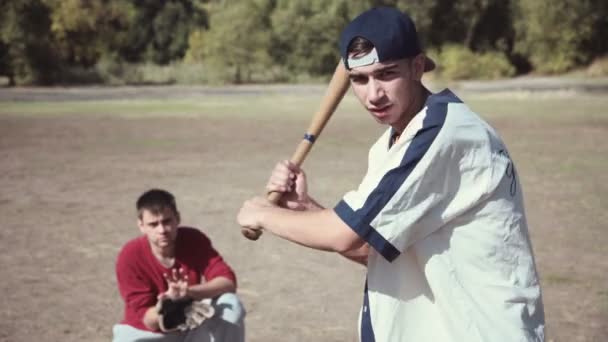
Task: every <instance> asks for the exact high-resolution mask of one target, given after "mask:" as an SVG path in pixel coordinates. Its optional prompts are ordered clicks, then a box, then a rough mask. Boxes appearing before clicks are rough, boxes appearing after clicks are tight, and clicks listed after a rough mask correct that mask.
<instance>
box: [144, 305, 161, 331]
mask: <svg viewBox="0 0 608 342" xmlns="http://www.w3.org/2000/svg"><path fill="white" fill-rule="evenodd" d="M142 321H143V323H144V325H145V326H146V327H147V328H148V329H150V330H158V329H160V326H159V324H158V309H157V308H156V306H152V307H150V308H148V310H146V313H145V314H144V318H143V319H142Z"/></svg>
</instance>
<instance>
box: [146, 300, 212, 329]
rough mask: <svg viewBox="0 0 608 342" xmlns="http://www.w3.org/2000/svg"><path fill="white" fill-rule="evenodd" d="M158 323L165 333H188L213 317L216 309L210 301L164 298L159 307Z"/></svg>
mask: <svg viewBox="0 0 608 342" xmlns="http://www.w3.org/2000/svg"><path fill="white" fill-rule="evenodd" d="M157 309H158V323H159V325H160V330H162V331H163V332H172V331H178V330H179V331H187V330H191V329H194V328H196V327H198V326H199V325H201V324H203V322H204V321H205V320H206V319H208V318H211V317H213V315H214V314H215V309H214V308H213V306H211V302H210V301H209V300H206V299H203V300H199V301H195V300H192V299H190V298H181V299H171V298H163V299H161V300H159V302H158V305H157Z"/></svg>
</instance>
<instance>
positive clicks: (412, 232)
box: [334, 125, 510, 261]
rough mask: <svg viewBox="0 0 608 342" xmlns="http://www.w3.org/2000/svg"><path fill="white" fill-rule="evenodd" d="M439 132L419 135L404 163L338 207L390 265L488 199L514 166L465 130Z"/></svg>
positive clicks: (363, 185) (432, 129)
mask: <svg viewBox="0 0 608 342" xmlns="http://www.w3.org/2000/svg"><path fill="white" fill-rule="evenodd" d="M440 130H441V125H427V127H424V128H423V129H421V130H420V131H418V133H417V134H416V137H415V138H414V139H413V140H412V142H411V143H410V146H409V147H408V148H407V150H406V152H405V154H404V156H403V159H402V160H401V162H400V164H399V165H397V166H394V167H390V168H389V169H387V170H386V171H385V173H384V175H383V176H382V177H381V178H380V179H379V180H376V181H374V180H373V179H371V177H366V178H365V179H364V180H363V182H362V183H361V186H360V187H359V188H358V189H357V190H355V191H351V192H349V193H347V194H346V195H345V196H344V198H343V199H342V201H340V202H339V203H338V204H337V205H336V207H335V208H334V210H335V212H336V214H337V215H338V216H340V218H341V219H342V220H343V221H344V222H345V223H346V224H348V225H349V226H350V227H351V228H352V229H353V230H354V231H355V232H356V233H357V234H358V235H359V236H360V237H361V238H362V239H364V240H365V241H367V242H368V243H369V244H370V245H371V246H372V247H373V248H374V249H375V250H376V251H378V252H379V253H380V254H382V255H383V256H384V258H385V259H387V260H388V261H392V260H394V259H395V258H396V257H398V256H399V255H400V254H401V253H402V252H404V251H405V250H406V249H407V248H408V247H409V246H410V245H411V244H412V243H414V242H416V241H418V240H420V239H422V238H424V237H426V236H428V235H429V234H431V233H433V232H434V231H436V230H438V229H439V228H441V227H442V226H443V225H445V224H446V223H447V222H448V221H450V220H451V219H452V218H454V217H456V216H459V215H460V214H462V213H464V212H465V211H467V210H468V209H470V208H472V207H473V206H475V205H477V204H478V203H479V202H480V201H482V200H483V199H484V198H487V196H488V195H489V194H491V193H492V191H493V189H495V188H496V187H497V186H498V184H499V183H500V180H501V179H502V178H503V176H504V174H505V170H506V168H507V166H508V163H510V160H509V159H508V158H507V157H505V156H504V155H501V154H500V153H494V152H492V151H491V147H490V146H489V144H484V143H480V141H479V140H474V139H473V140H471V139H469V137H467V133H468V132H466V131H464V132H461V133H460V134H459V136H458V137H454V136H451V137H446V136H441V135H451V133H446V134H440ZM461 138H462V139H461ZM486 142H487V140H486Z"/></svg>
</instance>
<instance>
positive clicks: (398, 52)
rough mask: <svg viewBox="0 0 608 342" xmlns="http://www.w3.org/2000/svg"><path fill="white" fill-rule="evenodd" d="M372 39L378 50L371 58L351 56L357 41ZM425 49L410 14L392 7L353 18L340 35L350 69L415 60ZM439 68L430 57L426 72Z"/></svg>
mask: <svg viewBox="0 0 608 342" xmlns="http://www.w3.org/2000/svg"><path fill="white" fill-rule="evenodd" d="M357 37H362V38H365V39H367V40H369V41H370V42H371V43H372V44H373V45H374V49H373V50H372V51H370V52H369V53H368V54H367V55H364V56H357V57H354V56H353V57H349V56H348V47H349V45H350V43H351V42H352V41H353V39H355V38H357ZM421 52H422V49H421V47H420V42H419V40H418V34H417V32H416V26H415V25H414V22H413V21H412V19H411V18H410V17H409V16H408V15H407V14H406V13H403V12H401V11H399V10H397V9H395V8H392V7H376V8H372V9H370V10H368V11H365V12H363V13H362V14H360V15H359V16H358V17H356V18H355V19H353V21H351V22H350V23H349V24H348V25H347V26H346V28H345V29H344V31H342V35H341V36H340V54H341V55H342V58H343V59H344V65H345V66H346V69H348V70H350V69H352V68H356V67H359V66H364V65H370V64H373V63H379V62H386V61H392V60H398V59H403V58H410V57H415V56H416V55H418V54H420V53H421ZM433 69H435V62H433V60H431V59H430V58H428V57H426V60H425V64H424V71H425V72H426V71H431V70H433Z"/></svg>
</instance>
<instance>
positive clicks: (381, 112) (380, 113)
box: [367, 105, 392, 119]
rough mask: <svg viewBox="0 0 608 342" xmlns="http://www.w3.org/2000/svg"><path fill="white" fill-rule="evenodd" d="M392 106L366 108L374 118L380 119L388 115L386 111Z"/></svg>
mask: <svg viewBox="0 0 608 342" xmlns="http://www.w3.org/2000/svg"><path fill="white" fill-rule="evenodd" d="M391 106H392V105H385V106H382V107H367V110H368V111H369V112H370V113H372V115H374V116H375V117H377V118H379V119H381V118H383V117H385V116H387V115H388V110H389V109H390V108H391Z"/></svg>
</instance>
